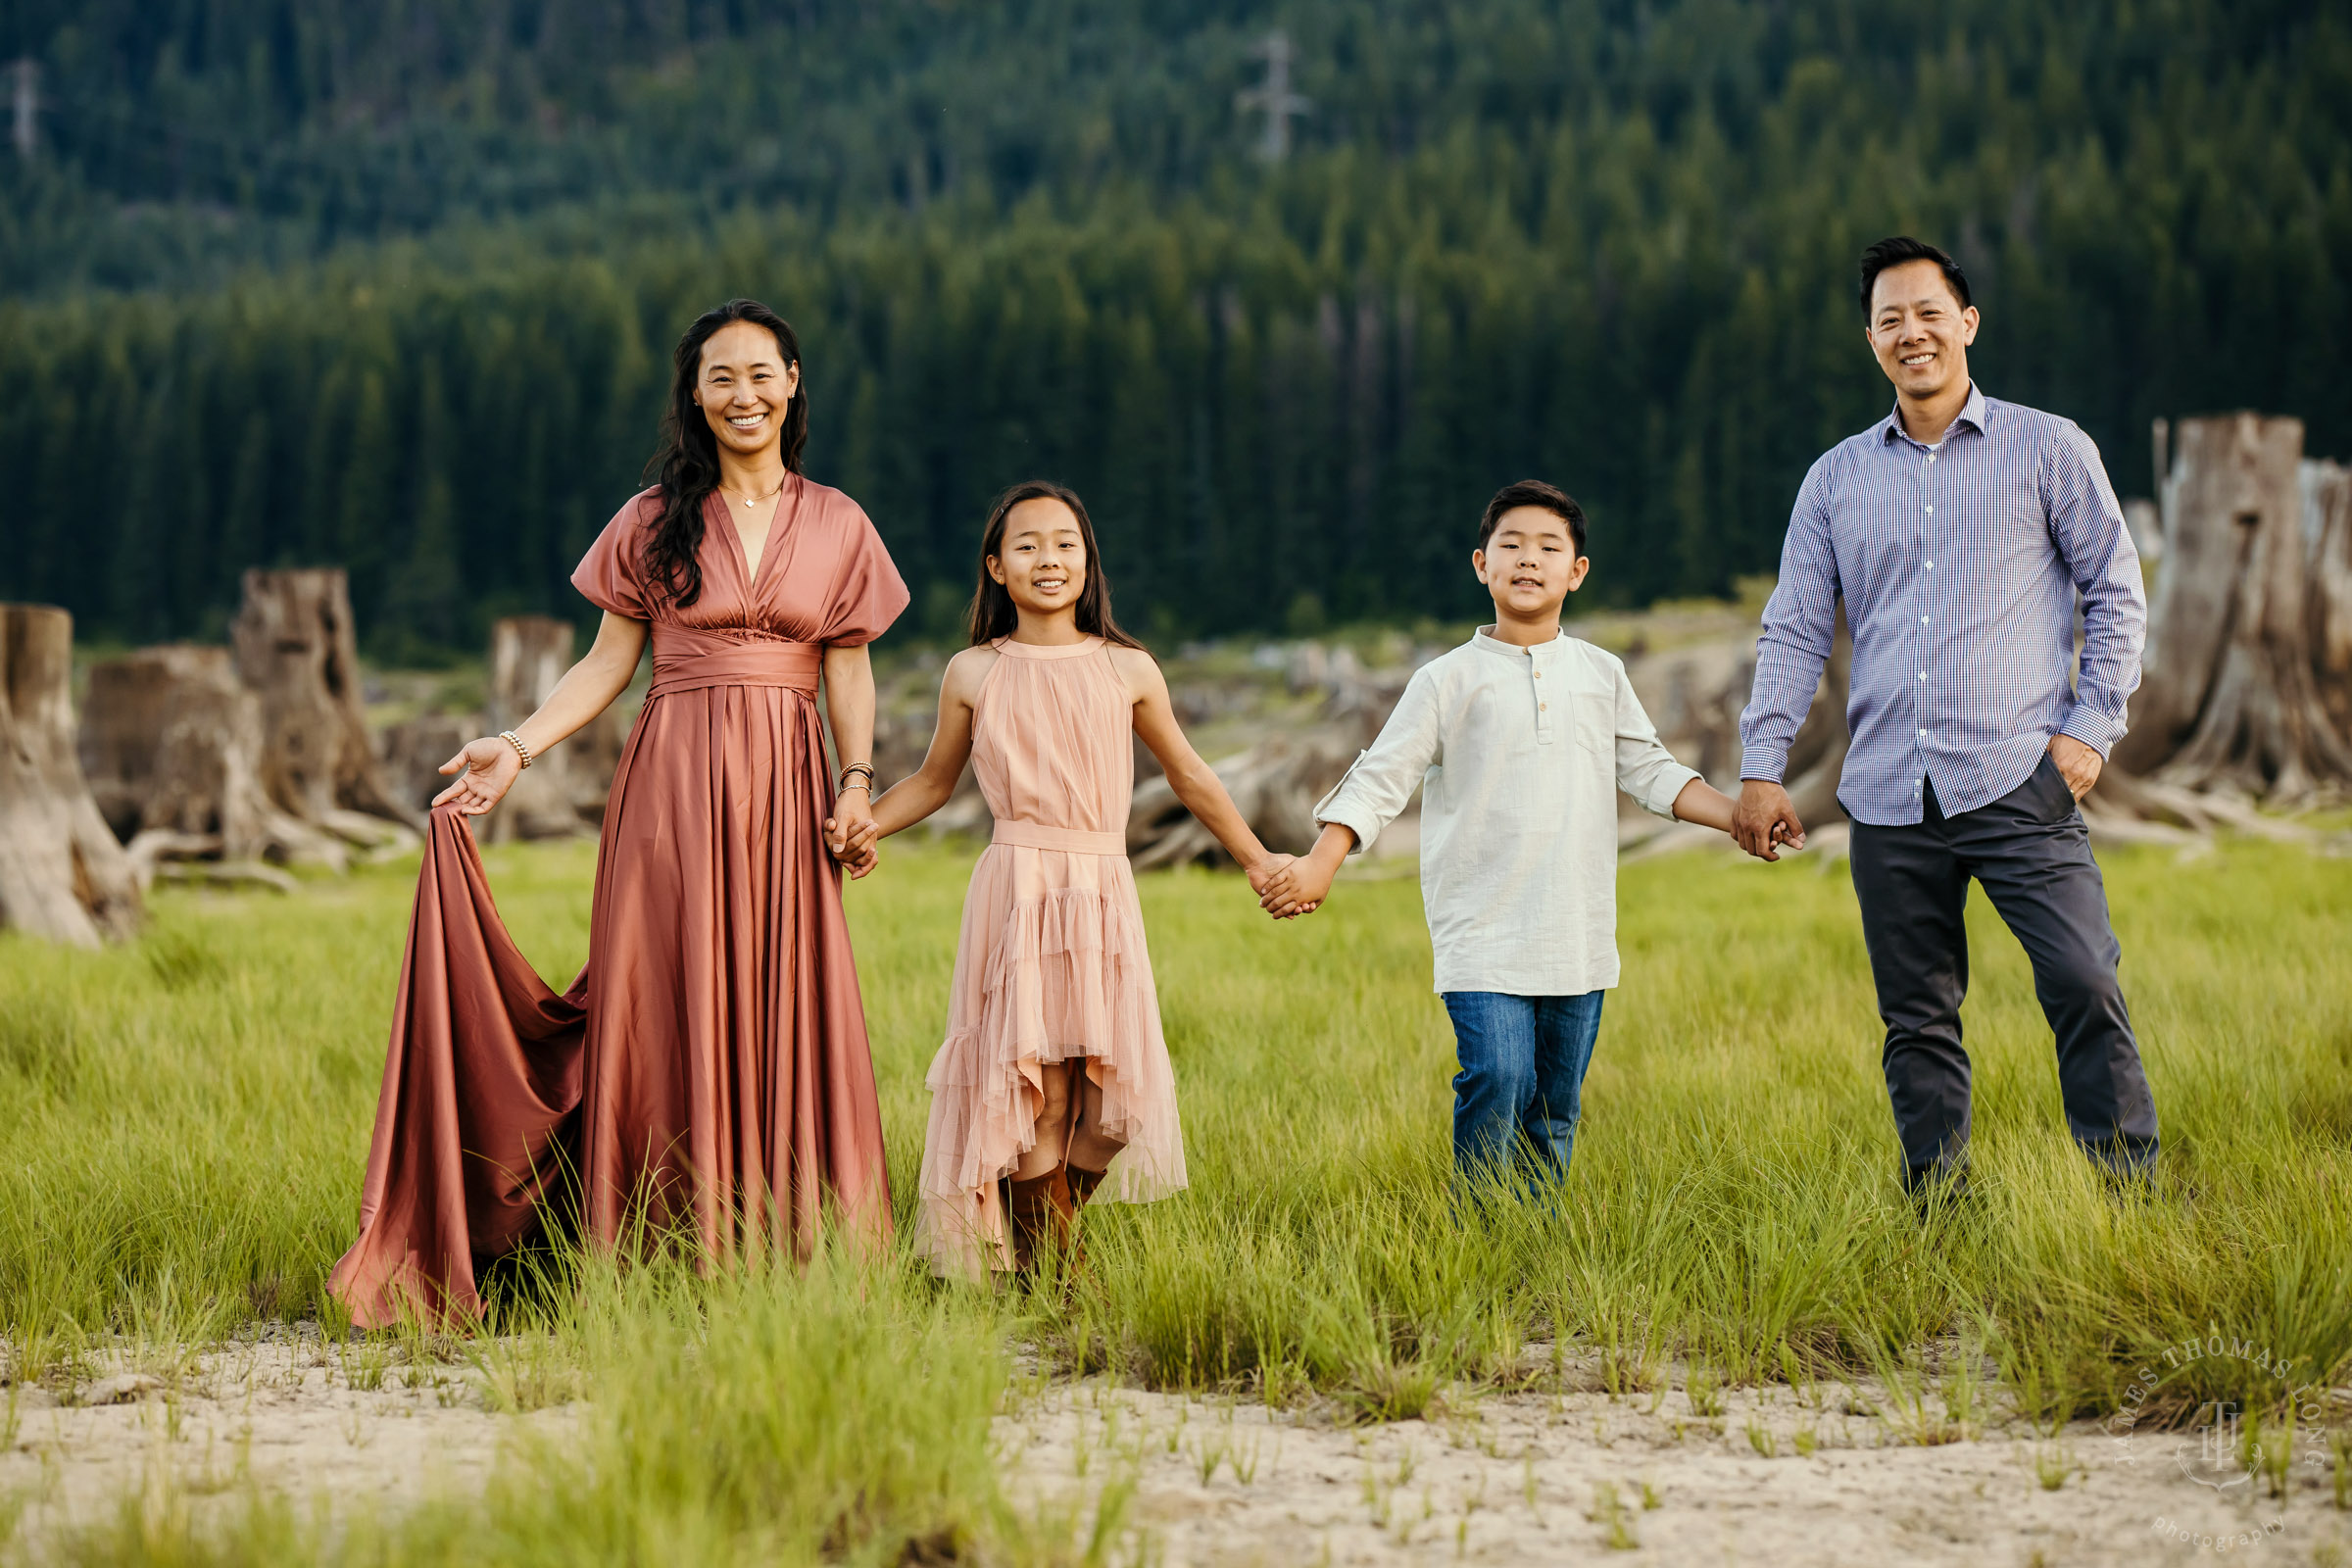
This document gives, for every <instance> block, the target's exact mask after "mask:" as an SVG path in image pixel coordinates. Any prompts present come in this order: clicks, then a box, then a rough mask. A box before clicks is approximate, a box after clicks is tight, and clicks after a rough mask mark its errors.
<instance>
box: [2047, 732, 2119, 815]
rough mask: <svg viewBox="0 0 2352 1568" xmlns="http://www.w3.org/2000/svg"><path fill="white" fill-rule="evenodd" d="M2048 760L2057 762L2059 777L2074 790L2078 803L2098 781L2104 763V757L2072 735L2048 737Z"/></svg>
mask: <svg viewBox="0 0 2352 1568" xmlns="http://www.w3.org/2000/svg"><path fill="white" fill-rule="evenodd" d="M2050 760H2051V761H2053V762H2055V763H2057V764H2058V775H2059V777H2061V778H2063V779H2065V780H2066V787H2067V788H2068V789H2070V790H2073V791H2074V792H2075V800H2076V801H2077V802H2078V803H2080V802H2081V801H2082V797H2083V796H2085V795H2088V794H2089V793H2090V790H2091V786H2092V785H2094V784H2096V783H2098V781H2099V770H2100V768H2101V767H2103V766H2104V765H2105V763H2106V759H2105V758H2103V757H2101V756H2099V754H2098V753H2097V752H2096V751H2095V750H2093V749H2092V748H2090V747H2088V746H2085V745H2083V744H2082V742H2081V741H2079V740H2077V739H2075V738H2074V737H2073V736H2072V735H2053V736H2051V737H2050Z"/></svg>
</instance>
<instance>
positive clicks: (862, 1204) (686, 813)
mask: <svg viewBox="0 0 2352 1568" xmlns="http://www.w3.org/2000/svg"><path fill="white" fill-rule="evenodd" d="M808 432H809V413H808V403H807V400H806V398H805V397H803V396H802V392H801V367H800V349H799V344H798V341H797V340H796V339H795V337H794V335H793V331H792V328H791V327H790V326H788V325H786V324H785V322H784V321H783V320H782V319H779V318H778V317H777V316H776V315H775V314H774V313H773V312H772V311H769V310H768V309H767V308H766V307H764V306H762V305H760V304H757V303H755V302H753V301H750V300H736V301H734V302H732V303H730V304H728V305H725V306H723V307H721V308H720V309H718V310H715V311H711V312H710V313H709V314H707V315H705V316H703V317H702V318H701V319H698V320H697V321H696V322H695V323H694V325H693V326H692V327H691V328H690V329H688V331H687V333H686V336H685V337H684V339H683V340H682V341H680V343H679V344H678V350H677V356H676V364H675V374H674V377H673V381H672V386H671V394H670V405H669V412H668V416H667V417H666V419H665V420H664V423H663V429H662V451H661V453H660V455H659V457H658V458H657V460H656V461H657V464H658V466H659V471H660V479H661V482H660V483H659V484H657V485H656V486H654V487H653V488H652V489H650V490H647V491H645V492H644V493H643V494H641V495H638V496H636V497H634V498H633V499H631V500H630V501H629V502H628V504H627V505H625V506H623V507H622V508H621V509H620V512H619V514H618V515H615V516H614V517H613V520H612V522H611V523H609V524H608V525H607V526H606V528H605V530H604V532H603V534H602V535H600V536H599V537H598V539H597V541H596V543H595V544H594V545H593V546H591V547H590V549H589V551H588V555H587V557H586V559H585V560H583V561H582V562H581V563H580V565H579V569H578V570H577V571H575V572H574V573H573V574H572V579H571V580H572V585H573V586H574V587H576V588H577V589H579V591H580V592H581V594H582V595H584V596H585V597H586V598H587V599H588V601H589V602H590V603H591V604H593V605H595V606H596V607H597V608H598V609H600V610H602V611H603V612H604V622H603V625H602V627H601V628H600V629H599V630H598V633H597V638H596V644H595V646H594V647H593V648H591V649H590V650H589V651H588V654H587V657H586V658H584V659H582V660H581V661H580V662H578V663H577V664H575V665H573V666H572V668H571V670H570V672H569V673H567V674H566V675H565V676H564V680H563V682H562V683H561V684H560V685H558V686H557V688H556V690H555V692H554V694H553V695H551V696H550V697H549V698H548V700H547V704H546V706H545V707H543V708H541V709H540V710H539V711H538V712H536V713H534V714H532V715H531V716H530V718H528V719H526V720H525V721H524V722H523V723H521V724H520V725H518V726H516V727H515V729H513V730H511V731H508V732H506V733H505V734H503V735H499V736H493V737H485V738H483V739H481V740H476V741H473V742H470V743H469V744H468V745H467V746H466V749H465V750H464V751H463V752H461V753H459V755H458V756H457V757H455V758H453V759H451V760H450V761H449V762H448V764H446V765H445V766H444V767H443V768H442V771H443V772H444V773H457V774H460V775H461V776H460V777H459V778H458V779H457V782H455V783H454V784H452V785H451V786H450V787H449V788H448V789H447V790H445V791H443V792H442V793H441V795H440V796H439V797H438V798H437V799H436V800H435V801H434V802H433V807H434V809H433V813H432V831H431V835H430V839H429V842H428V844H427V847H426V852H425V860H424V867H423V871H422V873H421V875H420V876H419V878H418V881H417V908H416V914H415V918H414V920H413V923H412V924H411V926H410V930H409V943H408V954H407V957H406V959H405V961H404V963H403V967H402V974H401V984H400V992H399V996H398V999H397V1001H396V1003H395V1005H394V1009H393V1021H392V1041H391V1050H390V1054H389V1057H388V1059H387V1060H386V1062H385V1065H384V1085H383V1095H382V1099H381V1100H380V1102H379V1103H378V1104H377V1108H376V1120H375V1137H374V1143H373V1146H372V1147H371V1149H370V1151H369V1153H368V1178H367V1185H366V1187H365V1189H364V1192H363V1196H362V1200H361V1206H360V1235H359V1240H358V1241H356V1242H355V1243H353V1244H352V1248H351V1250H350V1251H348V1252H347V1253H345V1254H344V1256H343V1259H342V1261H341V1262H339V1263H338V1264H336V1266H335V1270H334V1273H333V1275H332V1277H331V1279H330V1281H329V1288H330V1289H331V1290H332V1291H333V1292H334V1294H335V1295H336V1297H337V1298H338V1299H341V1300H342V1301H343V1302H344V1303H345V1304H346V1305H347V1306H348V1307H349V1308H350V1310H351V1314H352V1318H353V1320H354V1321H355V1322H357V1323H360V1324H362V1325H365V1326H369V1327H376V1326H381V1325H383V1324H386V1323H389V1322H391V1321H394V1320H395V1319H398V1318H401V1317H403V1316H413V1317H419V1318H422V1319H424V1320H426V1321H432V1322H449V1321H460V1322H463V1321H469V1320H472V1319H474V1318H476V1317H478V1316H479V1314H480V1312H481V1299H480V1296H479V1293H478V1291H477V1288H476V1271H477V1269H479V1268H480V1267H482V1266H484V1265H485V1264H486V1263H487V1262H489V1261H490V1260H491V1259H493V1258H495V1257H497V1256H499V1255H501V1254H503V1253H506V1252H510V1251H512V1250H515V1248H516V1247H518V1246H520V1245H521V1244H522V1243H523V1242H525V1241H527V1240H528V1239H529V1238H530V1237H531V1236H532V1234H533V1233H534V1231H535V1230H536V1229H537V1227H538V1225H539V1222H540V1219H541V1211H542V1206H543V1204H544V1203H545V1201H547V1199H548V1197H549V1195H550V1193H551V1191H552V1190H554V1189H556V1188H557V1187H559V1186H560V1185H569V1184H571V1183H574V1182H576V1186H577V1192H578V1199H579V1204H580V1213H579V1225H580V1229H581V1230H582V1232H583V1233H584V1235H585V1236H586V1238H587V1239H589V1240H590V1241H591V1242H592V1243H593V1244H599V1245H603V1246H606V1247H613V1246H617V1245H622V1244H623V1242H624V1235H628V1236H633V1235H637V1234H640V1233H638V1232H637V1231H636V1230H635V1229H634V1228H635V1227H636V1226H638V1225H640V1224H642V1225H643V1226H644V1227H645V1232H644V1233H643V1234H649V1235H670V1236H682V1237H683V1238H684V1239H686V1240H687V1242H688V1243H689V1244H690V1245H691V1246H693V1247H695V1248H698V1249H699V1250H700V1253H701V1255H702V1256H703V1257H704V1258H706V1259H708V1260H711V1261H713V1262H723V1261H725V1260H727V1259H730V1258H732V1257H734V1256H736V1255H737V1254H739V1253H743V1252H760V1251H765V1250H791V1251H792V1252H793V1253H795V1254H796V1255H800V1256H807V1255H808V1254H809V1251H810V1250H811V1249H812V1248H813V1247H814V1246H815V1245H816V1242H817V1239H818V1235H819V1232H820V1230H821V1229H822V1228H824V1227H825V1226H826V1225H828V1224H834V1225H838V1226H839V1227H840V1228H842V1229H844V1230H846V1231H848V1232H849V1233H851V1234H852V1235H853V1236H855V1237H858V1238H861V1239H863V1240H865V1241H867V1242H871V1241H875V1240H879V1239H883V1238H887V1237H888V1235H889V1234H890V1226H891V1216H890V1192H889V1184H888V1178H887V1175H886V1173H885V1171H884V1168H883V1157H882V1123H881V1115H880V1110H879V1106H878V1104H877V1103H876V1100H875V1095H874V1076H873V1065H872V1061H871V1058H870V1056H869V1054H868V1050H867V1044H866V1032H865V1015H864V1011H863V1008H862V1006H861V1005H860V1004H859V1001H858V976H857V971H856V967H855V965H854V962H853V960H852V956H851V953H850V937H849V930H848V927H847V925H846V924H845V922H844V920H843V916H842V908H841V892H840V871H839V868H838V867H837V865H836V863H835V861H834V859H833V858H832V856H831V855H830V854H829V853H828V842H827V838H826V829H825V822H826V820H827V818H828V817H831V818H833V819H834V822H835V826H834V830H833V831H834V839H833V843H834V844H835V845H839V844H840V843H842V842H843V840H844V839H845V838H846V836H847V835H849V834H851V833H853V832H856V831H858V828H859V826H860V825H861V824H862V823H864V822H866V821H867V820H869V819H870V814H871V813H870V809H869V806H868V801H867V797H868V794H869V793H870V791H869V790H868V782H869V780H870V777H871V769H870V767H868V766H867V764H866V759H867V758H868V757H869V755H870V747H871V742H872V738H873V720H874V684H873V671H872V668H871V666H870V664H869V663H868V662H867V658H866V644H867V643H869V642H870V641H872V639H873V638H874V637H876V636H877V635H879V634H880V633H881V632H882V631H883V629H884V628H886V627H887V626H889V624H890V623H891V622H892V621H893V620H894V619H896V618H897V617H898V614H899V613H900V612H901V611H902V610H904V609H905V608H906V606H907V589H906V586H905V584H903V583H902V582H901V581H900V579H899V574H898V571H897V570H896V568H894V567H893V566H892V564H891V561H890V557H889V555H888V554H887V553H886V552H885V551H884V550H883V548H882V541H881V540H880V538H878V537H877V536H876V534H875V532H874V528H873V524H872V523H871V522H869V521H868V520H867V519H866V516H865V514H864V513H863V512H861V511H860V510H859V509H858V505H857V503H855V502H853V501H851V500H850V498H849V497H847V496H845V495H843V494H842V493H841V492H840V491H838V490H829V489H827V488H826V487H824V486H823V485H820V484H814V483H811V482H810V481H809V479H808V478H807V477H805V476H804V475H803V474H802V472H801V449H802V447H803V445H804V444H805V443H806V441H807V439H808ZM649 642H650V643H651V644H652V646H653V659H654V679H653V686H652V690H651V693H650V695H649V696H648V697H647V699H646V704H645V709H644V711H643V712H642V713H641V714H640V715H639V716H638V719H637V724H636V728H635V729H634V730H633V731H632V732H631V734H630V736H629V740H628V744H627V746H626V748H625V749H624V750H623V752H622V754H621V759H620V765H619V768H618V770H617V771H616V772H615V773H614V775H613V793H612V799H611V803H610V805H609V806H608V807H607V809H606V812H605V821H604V839H603V844H602V846H601V848H600V850H599V853H598V857H597V871H596V892H595V904H594V907H593V911H592V915H591V925H590V931H589V953H588V963H587V967H585V968H584V969H582V970H581V971H580V976H579V978H578V979H577V980H576V981H574V982H573V983H572V986H571V989H570V990H569V991H567V992H565V993H564V994H563V995H561V996H558V995H557V994H555V993H554V992H552V991H550V990H549V989H548V988H547V986H546V985H544V984H543V983H542V982H541V981H540V980H539V978H538V976H537V975H536V974H534V973H533V972H532V970H531V967H530V965H529V964H528V963H526V962H525V961H524V960H523V957H522V956H521V954H520V953H519V952H517V951H516V949H515V944H514V943H513V941H511V940H510V939H509V937H508V936H507V933H506V930H505V928H504V927H503V926H502V925H501V924H500V923H499V919H498V913H497V910H496V909H495V908H494V907H492V905H491V901H490V893H489V888H488V885H487V883H486V881H485V880H484V877H483V874H482V866H481V860H480V858H479V857H478V856H477V854H476V853H475V850H474V845H473V837H472V834H471V832H470V831H469V830H468V828H467V827H466V824H465V820H464V819H465V818H466V817H468V816H477V815H479V814H481V813H482V812H484V811H487V810H489V809H491V808H492V807H493V806H495V805H497V804H498V801H499V799H500V797H502V796H503V795H505V794H506V792H507V790H508V788H509V787H510V786H512V785H513V783H514V782H515V776H516V775H517V774H518V773H519V772H520V771H521V770H522V769H523V768H524V767H526V766H528V765H529V764H530V760H531V759H532V758H534V757H537V756H539V755H542V754H543V753H545V752H546V751H547V749H548V748H550V747H552V746H555V745H558V744H560V743H561V742H562V741H563V740H564V738H565V737H566V736H568V735H570V734H571V733H572V732H573V731H575V730H577V729H579V728H580V726H581V725H583V724H585V723H587V722H588V720H589V719H591V718H593V717H594V716H595V715H596V714H598V713H599V712H602V711H604V709H605V707H606V705H608V704H609V703H611V702H612V701H613V698H615V697H617V696H618V695H619V694H620V693H621V691H622V689H623V688H625V687H626V686H627V685H628V683H629V680H630V678H631V676H632V675H633V674H634V672H635V670H636V667H637V661H638V658H639V657H640V655H641V654H642V653H643V651H644V649H645V647H646V645H647V644H648V643H649ZM820 684H821V686H822V689H823V692H824V697H825V703H826V711H827V716H828V717H829V718H830V719H831V720H832V726H833V736H834V741H835V744H836V746H837V747H838V748H839V751H840V757H841V760H842V763H843V767H842V769H841V772H840V774H839V775H838V777H836V775H835V774H834V773H833V772H832V770H831V769H830V768H829V767H828V764H827V761H826V758H825V749H824V740H823V735H822V731H821V730H820V728H819V725H818V722H817V713H816V706H815V705H816V698H817V693H818V690H819V687H820Z"/></svg>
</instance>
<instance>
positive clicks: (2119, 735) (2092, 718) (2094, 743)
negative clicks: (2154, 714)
mask: <svg viewBox="0 0 2352 1568" xmlns="http://www.w3.org/2000/svg"><path fill="white" fill-rule="evenodd" d="M2058 733H2059V734H2061V735H2065V736H2068V737H2070V738H2071V739H2074V740H2078V741H2081V742H2082V744H2083V745H2085V746H2087V747H2089V748H2090V749H2091V750H2092V751H2094V752H2096V753H2098V754H2099V756H2100V757H2101V758H2102V759H2103V758H2105V757H2106V755H2107V754H2108V753H2109V752H2110V751H2112V750H2113V749H2114V747H2115V743H2116V742H2117V741H2120V740H2122V739H2123V738H2124V726H2123V724H2122V723H2121V722H2120V721H2118V720H2116V719H2112V718H2109V717H2108V716H2107V715H2106V714H2105V713H2102V712H2100V711H2098V710H2097V709H2095V708H2092V707H2091V706H2090V705H2089V704H2087V703H2077V704H2076V705H2075V707H2074V711H2072V712H2070V713H2068V714H2067V715H2066V722H2065V723H2063V724H2061V725H2059V726H2058Z"/></svg>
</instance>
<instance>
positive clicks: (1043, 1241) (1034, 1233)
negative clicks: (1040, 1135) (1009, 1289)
mask: <svg viewBox="0 0 2352 1568" xmlns="http://www.w3.org/2000/svg"><path fill="white" fill-rule="evenodd" d="M1068 1169H1069V1167H1068V1166H1066V1165H1056V1166H1054V1168H1053V1169H1052V1170H1050V1171H1048V1172H1046V1173H1045V1174H1044V1175H1043V1176H1033V1177H1031V1178H1030V1179H1029V1180H1027V1181H1008V1182H1006V1183H1005V1218H1006V1219H1007V1220H1008V1221H1010V1222H1011V1225H1012V1264H1013V1267H1014V1268H1015V1269H1016V1270H1017V1271H1019V1272H1020V1273H1023V1274H1026V1273H1028V1272H1029V1270H1030V1269H1031V1267H1033V1266H1034V1265H1035V1264H1036V1262H1037V1254H1038V1251H1039V1249H1040V1247H1041V1245H1051V1246H1053V1247H1054V1248H1055V1249H1057V1250H1067V1248H1068V1247H1069V1245H1070V1216H1071V1214H1072V1213H1073V1212H1074V1210H1073V1209H1072V1208H1071V1206H1070V1183H1069V1178H1068V1175H1067V1172H1068ZM1049 1238H1050V1239H1051V1241H1050V1243H1049V1242H1048V1239H1049Z"/></svg>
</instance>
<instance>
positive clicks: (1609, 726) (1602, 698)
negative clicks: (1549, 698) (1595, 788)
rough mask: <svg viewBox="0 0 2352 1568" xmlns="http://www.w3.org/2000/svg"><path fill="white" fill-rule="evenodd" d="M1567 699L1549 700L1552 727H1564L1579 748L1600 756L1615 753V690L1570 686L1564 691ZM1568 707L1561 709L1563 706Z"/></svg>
mask: <svg viewBox="0 0 2352 1568" xmlns="http://www.w3.org/2000/svg"><path fill="white" fill-rule="evenodd" d="M1563 696H1564V697H1565V699H1566V701H1565V703H1564V704H1563V703H1561V702H1560V701H1557V700H1555V701H1554V702H1553V704H1552V711H1551V717H1552V719H1553V724H1552V728H1553V729H1554V730H1555V731H1561V730H1564V731H1565V732H1566V734H1565V737H1564V738H1565V739H1567V740H1569V741H1570V742H1572V743H1573V744H1574V745H1575V746H1576V747H1577V748H1578V749H1579V750H1580V751H1586V752H1592V753H1594V754H1597V755H1598V756H1600V757H1603V758H1614V757H1615V756H1616V755H1617V694H1616V693H1615V692H1613V691H1595V690H1591V689H1588V688H1584V687H1577V686H1570V687H1568V689H1567V690H1566V691H1565V693H1563ZM1563 706H1564V707H1565V708H1566V710H1567V711H1566V712H1565V713H1562V712H1561V709H1562V707H1563Z"/></svg>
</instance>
